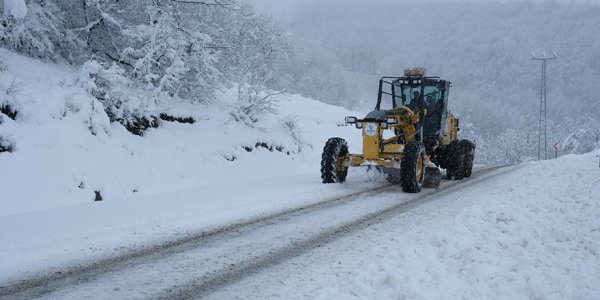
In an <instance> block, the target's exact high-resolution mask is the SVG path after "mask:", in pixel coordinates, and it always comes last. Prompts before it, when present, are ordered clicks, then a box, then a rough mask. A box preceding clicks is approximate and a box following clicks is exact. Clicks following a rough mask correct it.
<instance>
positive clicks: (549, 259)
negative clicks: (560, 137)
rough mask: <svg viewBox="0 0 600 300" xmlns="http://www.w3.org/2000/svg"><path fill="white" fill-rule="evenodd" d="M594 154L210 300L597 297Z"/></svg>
mask: <svg viewBox="0 0 600 300" xmlns="http://www.w3.org/2000/svg"><path fill="white" fill-rule="evenodd" d="M598 295H600V168H598V165H597V158H596V157H595V156H594V154H592V153H590V154H586V155H580V156H577V155H570V156H566V157H562V158H559V159H558V160H553V161H547V162H542V163H531V164H527V165H524V166H522V167H520V168H518V169H517V170H516V171H514V172H511V173H508V174H507V175H502V176H498V177H497V178H496V179H495V180H492V181H487V182H485V183H482V184H477V185H472V186H471V187H470V188H468V189H463V190H458V191H455V192H452V193H450V194H448V195H445V196H442V197H440V198H439V199H437V200H436V201H434V202H432V203H429V204H425V205H423V206H421V207H418V208H417V209H414V210H412V211H409V212H407V213H405V214H403V215H399V216H398V217H397V218H393V219H391V220H388V221H385V222H382V223H380V224H377V225H374V226H371V227H369V228H365V230H363V231H361V232H358V233H356V234H353V235H351V236H347V237H343V238H342V239H340V240H338V241H337V242H335V243H332V244H328V245H325V246H324V247H321V248H318V249H316V250H315V251H313V252H310V253H307V254H305V255H302V256H300V257H298V258H296V259H293V260H291V261H288V262H286V263H284V264H282V265H279V266H277V267H274V268H271V269H269V270H268V271H267V272H263V273H262V274H260V275H259V276H255V277H251V278H248V279H246V280H244V281H242V282H240V283H238V284H236V285H233V286H230V287H228V288H227V289H225V290H223V291H221V292H218V293H216V294H214V295H212V296H211V299H232V298H234V297H236V296H238V297H243V298H245V299H266V298H269V299H273V298H280V299H332V298H336V299H597V297H598Z"/></svg>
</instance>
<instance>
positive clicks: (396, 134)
mask: <svg viewBox="0 0 600 300" xmlns="http://www.w3.org/2000/svg"><path fill="white" fill-rule="evenodd" d="M425 74H426V72H425V69H423V68H416V69H408V70H405V71H404V76H403V77H383V78H381V80H380V81H379V93H378V96H377V104H376V106H375V110H374V111H372V112H370V113H368V114H367V115H366V117H365V118H363V119H358V118H356V117H346V123H347V124H352V125H354V126H356V128H358V129H361V130H362V137H363V143H362V153H361V154H350V153H349V152H348V145H347V143H346V141H345V140H344V139H342V138H337V137H336V138H331V139H329V140H328V141H327V143H326V144H325V147H324V149H323V156H322V160H321V178H322V179H323V183H335V182H339V183H342V182H345V181H346V176H347V175H348V168H349V167H358V166H372V167H375V168H377V169H378V170H380V171H381V172H383V173H385V174H387V178H388V180H389V181H390V182H392V183H395V184H401V185H402V190H403V191H404V192H407V193H418V192H420V191H421V188H422V187H423V186H425V187H431V188H436V187H438V186H439V185H440V182H441V180H442V175H441V171H440V168H442V169H446V177H447V179H450V180H452V179H455V180H461V179H463V178H468V177H470V176H471V171H472V169H473V159H474V157H475V144H474V143H473V142H471V141H469V140H460V139H458V132H459V130H460V128H459V120H458V119H457V118H456V117H455V116H454V115H452V114H451V113H450V112H449V111H448V93H449V91H450V82H449V81H446V80H441V79H440V78H439V77H427V76H425Z"/></svg>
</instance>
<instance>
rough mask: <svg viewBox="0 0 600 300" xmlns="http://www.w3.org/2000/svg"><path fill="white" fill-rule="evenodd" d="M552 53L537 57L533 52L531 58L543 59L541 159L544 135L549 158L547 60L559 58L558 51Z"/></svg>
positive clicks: (546, 153) (539, 139)
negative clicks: (548, 55) (550, 55)
mask: <svg viewBox="0 0 600 300" xmlns="http://www.w3.org/2000/svg"><path fill="white" fill-rule="evenodd" d="M552 54H553V56H552V57H546V52H542V56H540V57H536V56H535V53H533V52H531V59H533V60H541V61H542V84H541V89H540V121H539V131H538V160H540V159H541V157H542V154H541V153H542V136H543V141H544V147H543V149H544V159H548V106H547V102H546V61H547V60H549V59H556V58H557V57H556V52H553V53H552ZM542 130H543V134H542Z"/></svg>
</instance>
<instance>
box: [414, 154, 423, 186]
mask: <svg viewBox="0 0 600 300" xmlns="http://www.w3.org/2000/svg"><path fill="white" fill-rule="evenodd" d="M415 173H416V175H417V182H421V179H422V178H423V156H422V155H419V158H418V159H417V172H415Z"/></svg>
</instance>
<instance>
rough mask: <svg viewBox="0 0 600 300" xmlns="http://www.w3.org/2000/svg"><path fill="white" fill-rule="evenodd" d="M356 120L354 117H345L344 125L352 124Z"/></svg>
mask: <svg viewBox="0 0 600 300" xmlns="http://www.w3.org/2000/svg"><path fill="white" fill-rule="evenodd" d="M357 120H358V119H357V118H356V117H346V124H354V123H356V121H357Z"/></svg>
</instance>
